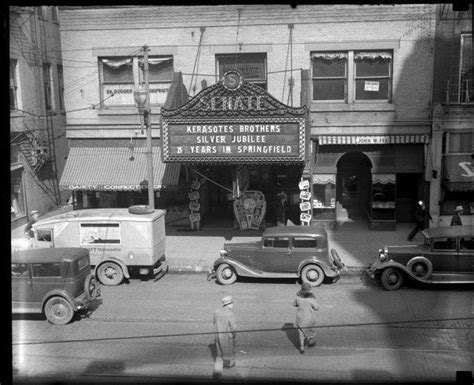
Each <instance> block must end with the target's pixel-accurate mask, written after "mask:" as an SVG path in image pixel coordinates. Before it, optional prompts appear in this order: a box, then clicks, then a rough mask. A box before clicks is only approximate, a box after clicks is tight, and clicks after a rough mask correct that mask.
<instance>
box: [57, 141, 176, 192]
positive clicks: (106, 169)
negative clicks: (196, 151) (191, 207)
mask: <svg viewBox="0 0 474 385" xmlns="http://www.w3.org/2000/svg"><path fill="white" fill-rule="evenodd" d="M132 156H133V160H131V159H132V158H131V157H132ZM180 167H181V165H180V164H179V163H163V162H162V160H161V148H160V147H153V179H154V180H153V182H154V183H153V184H154V189H155V190H161V189H163V188H165V187H176V186H177V184H178V181H179V171H180ZM145 180H147V164H146V147H134V148H133V151H132V149H131V148H129V147H73V148H71V149H70V151H69V155H68V158H67V161H66V166H65V168H64V171H63V175H62V177H61V181H60V183H59V186H60V188H62V189H65V190H89V191H139V190H141V189H142V185H143V182H144V181H145Z"/></svg>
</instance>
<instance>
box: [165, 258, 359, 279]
mask: <svg viewBox="0 0 474 385" xmlns="http://www.w3.org/2000/svg"><path fill="white" fill-rule="evenodd" d="M167 263H168V265H169V269H168V272H169V273H194V274H203V273H204V274H208V273H209V267H210V266H198V265H195V266H189V265H187V266H173V265H171V264H170V263H169V262H167ZM365 270H366V268H365V267H356V266H351V267H349V266H346V267H345V268H344V269H343V270H341V271H340V272H339V274H340V276H341V277H344V276H357V275H360V274H361V273H362V272H364V271H365Z"/></svg>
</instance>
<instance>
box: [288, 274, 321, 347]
mask: <svg viewBox="0 0 474 385" xmlns="http://www.w3.org/2000/svg"><path fill="white" fill-rule="evenodd" d="M293 306H296V327H297V328H298V335H299V340H300V353H301V354H304V347H305V342H306V340H308V346H314V338H315V337H316V318H315V311H316V310H318V308H319V305H318V303H317V302H316V297H315V296H314V294H313V293H312V292H311V285H310V284H309V283H308V282H304V283H303V284H302V285H301V290H300V291H298V293H296V298H295V299H294V301H293Z"/></svg>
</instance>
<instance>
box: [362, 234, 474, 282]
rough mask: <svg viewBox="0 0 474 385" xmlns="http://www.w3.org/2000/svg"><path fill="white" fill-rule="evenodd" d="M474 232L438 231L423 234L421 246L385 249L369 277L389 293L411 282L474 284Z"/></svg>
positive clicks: (368, 270)
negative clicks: (406, 282)
mask: <svg viewBox="0 0 474 385" xmlns="http://www.w3.org/2000/svg"><path fill="white" fill-rule="evenodd" d="M473 230H474V228H473V227H472V226H451V227H437V228H431V229H426V230H423V231H422V234H423V236H424V238H425V241H424V243H423V244H421V245H406V246H384V247H383V248H381V249H379V253H378V256H377V257H376V258H375V260H374V262H373V263H371V264H370V266H369V268H368V269H367V273H368V274H369V275H370V276H371V277H372V278H376V279H379V280H380V283H381V284H382V286H383V287H384V289H386V290H397V289H399V288H400V287H401V286H402V285H403V282H404V280H405V278H410V279H413V280H415V281H418V282H423V283H446V284H447V283H474V231H473Z"/></svg>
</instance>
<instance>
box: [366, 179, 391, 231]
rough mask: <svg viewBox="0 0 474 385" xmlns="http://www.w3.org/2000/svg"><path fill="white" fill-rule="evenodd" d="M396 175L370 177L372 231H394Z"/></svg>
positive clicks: (370, 219) (370, 220)
mask: <svg viewBox="0 0 474 385" xmlns="http://www.w3.org/2000/svg"><path fill="white" fill-rule="evenodd" d="M395 195H396V175H395V174H373V175H372V200H371V207H370V210H369V213H370V218H369V222H370V228H371V229H373V230H394V229H395V199H396V197H395Z"/></svg>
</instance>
